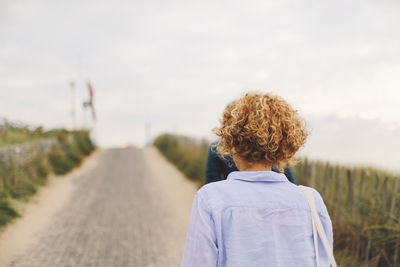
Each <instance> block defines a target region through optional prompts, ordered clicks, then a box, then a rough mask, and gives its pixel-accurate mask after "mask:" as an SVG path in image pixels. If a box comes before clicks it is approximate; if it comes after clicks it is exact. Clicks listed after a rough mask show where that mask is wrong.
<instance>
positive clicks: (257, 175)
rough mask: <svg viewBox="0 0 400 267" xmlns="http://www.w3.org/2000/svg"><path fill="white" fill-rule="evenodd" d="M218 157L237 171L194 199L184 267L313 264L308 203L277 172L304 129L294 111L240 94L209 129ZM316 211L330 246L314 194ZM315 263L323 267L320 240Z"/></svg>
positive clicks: (289, 160)
mask: <svg viewBox="0 0 400 267" xmlns="http://www.w3.org/2000/svg"><path fill="white" fill-rule="evenodd" d="M215 133H216V134H217V136H218V137H219V143H218V147H217V149H218V152H219V154H220V155H223V156H224V155H231V156H232V157H233V160H234V162H235V164H236V166H237V167H238V169H239V171H237V172H232V173H230V174H229V175H228V178H227V180H224V181H220V182H215V183H210V184H207V185H205V186H203V187H202V188H201V189H200V190H199V191H198V192H197V193H196V196H195V198H194V203H193V207H192V215H191V221H190V225H189V232H188V235H187V238H186V245H185V251H184V255H183V259H182V266H183V267H196V266H199V267H200V266H201V267H208V266H245V267H253V266H263V267H265V266H273V267H280V266H284V267H287V266H316V256H317V255H316V252H315V251H316V249H315V247H314V239H313V227H312V222H311V214H310V208H309V205H308V202H307V200H306V198H305V196H304V195H303V193H302V191H301V190H300V189H299V187H298V186H296V185H294V184H292V183H290V182H289V181H288V180H287V179H286V177H285V175H284V174H282V173H276V172H273V171H271V167H272V166H278V167H279V168H285V167H288V166H290V165H292V164H293V162H294V160H293V157H294V155H295V153H296V152H297V151H298V150H299V149H300V147H302V146H303V144H304V143H305V141H306V137H307V131H306V129H305V125H304V123H303V121H302V119H301V118H299V116H298V114H297V111H296V110H294V109H293V108H292V107H291V106H290V105H289V104H288V103H286V102H285V101H284V100H283V99H282V98H280V97H278V96H274V95H271V94H261V93H247V94H246V95H245V96H243V97H242V98H240V99H238V100H237V101H235V102H234V103H233V106H232V107H231V108H229V109H227V110H225V112H224V114H223V118H222V120H221V125H220V127H219V128H216V129H215ZM313 192H314V198H315V202H316V209H317V212H318V214H319V218H320V220H321V222H322V225H323V228H324V230H325V233H326V235H327V237H328V240H329V243H330V245H331V247H332V239H333V237H332V224H331V220H330V218H329V215H328V212H327V209H326V207H325V205H324V203H323V200H322V198H321V196H320V195H319V194H318V192H317V191H315V190H313ZM318 247H320V248H319V249H318V251H319V253H318V255H319V263H320V265H319V266H328V264H329V263H328V258H327V255H326V253H325V251H324V248H323V247H322V244H321V242H320V241H319V245H318V246H317V248H318Z"/></svg>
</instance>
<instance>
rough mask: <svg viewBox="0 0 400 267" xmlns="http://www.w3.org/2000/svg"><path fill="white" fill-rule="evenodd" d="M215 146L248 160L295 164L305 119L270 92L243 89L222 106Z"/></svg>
mask: <svg viewBox="0 0 400 267" xmlns="http://www.w3.org/2000/svg"><path fill="white" fill-rule="evenodd" d="M220 122H221V126H220V127H217V128H215V129H214V132H215V134H216V135H217V136H218V137H219V141H218V145H217V150H218V153H219V154H220V155H221V156H222V157H224V156H226V155H234V154H235V155H236V156H238V157H240V158H241V159H243V160H246V161H247V162H248V163H250V164H252V163H255V162H265V163H267V164H270V165H273V166H276V167H278V168H285V167H288V166H290V165H293V164H295V160H293V157H294V155H295V153H296V152H297V151H298V150H299V149H300V147H302V146H303V145H304V143H305V141H306V139H307V136H308V132H307V130H306V126H305V123H304V121H303V119H301V118H300V117H299V116H298V114H297V111H296V110H294V109H293V108H292V107H291V106H290V105H289V104H288V103H287V102H286V101H285V100H283V99H282V98H280V97H278V96H275V95H272V94H261V93H258V92H249V93H246V94H245V95H244V96H243V97H241V98H240V99H238V100H236V101H234V102H231V103H230V104H229V105H228V106H227V107H226V109H225V111H224V113H223V117H222V119H221V121H220Z"/></svg>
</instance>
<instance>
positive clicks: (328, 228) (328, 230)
mask: <svg viewBox="0 0 400 267" xmlns="http://www.w3.org/2000/svg"><path fill="white" fill-rule="evenodd" d="M313 191H314V198H315V200H316V202H317V203H319V205H321V209H322V214H321V213H320V214H319V218H320V220H321V223H322V226H323V227H324V230H325V234H326V237H327V238H328V241H329V245H330V246H331V248H332V249H333V230H332V221H331V219H330V217H329V213H328V210H327V208H326V206H325V203H324V201H323V199H322V197H321V195H320V194H319V193H318V191H316V190H313ZM321 215H322V216H321ZM318 249H319V251H320V257H321V261H323V262H326V264H328V265H329V259H328V255H327V254H326V252H325V248H324V245H323V244H322V241H321V239H318ZM328 265H327V266H328Z"/></svg>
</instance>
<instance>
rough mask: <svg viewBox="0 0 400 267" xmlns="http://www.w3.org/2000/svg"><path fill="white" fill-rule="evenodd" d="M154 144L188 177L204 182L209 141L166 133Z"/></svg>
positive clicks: (200, 182)
mask: <svg viewBox="0 0 400 267" xmlns="http://www.w3.org/2000/svg"><path fill="white" fill-rule="evenodd" d="M154 146H156V147H157V148H158V149H159V150H160V152H161V154H163V155H164V156H165V158H166V159H167V160H169V161H170V162H172V163H173V164H174V165H175V166H176V167H177V168H178V169H179V170H180V171H182V172H183V173H184V174H185V175H186V177H188V178H189V179H191V180H192V181H196V182H198V183H199V184H201V185H202V184H204V182H205V169H206V164H207V152H208V142H207V141H205V140H200V141H199V140H196V139H193V138H189V137H185V136H174V135H170V134H164V135H161V136H159V137H157V138H156V139H155V140H154Z"/></svg>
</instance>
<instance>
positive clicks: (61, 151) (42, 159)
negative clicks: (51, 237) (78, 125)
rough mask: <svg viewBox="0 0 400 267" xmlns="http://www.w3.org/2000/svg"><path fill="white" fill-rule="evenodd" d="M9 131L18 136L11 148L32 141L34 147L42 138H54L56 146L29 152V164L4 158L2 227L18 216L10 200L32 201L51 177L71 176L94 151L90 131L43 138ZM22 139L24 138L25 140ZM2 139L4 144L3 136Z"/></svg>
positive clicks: (48, 134) (0, 189)
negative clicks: (52, 175) (74, 169)
mask: <svg viewBox="0 0 400 267" xmlns="http://www.w3.org/2000/svg"><path fill="white" fill-rule="evenodd" d="M3 130H4V128H3ZM8 131H9V132H15V133H18V134H16V135H14V136H13V137H12V138H11V137H9V138H11V139H8V140H11V144H15V143H18V142H22V141H23V140H25V141H26V140H28V141H33V143H32V144H35V142H40V140H41V139H42V138H49V137H51V138H55V139H56V140H57V142H56V144H55V145H53V146H52V147H51V148H50V149H49V150H48V151H47V152H46V153H44V152H43V151H37V150H33V151H29V155H28V157H27V160H26V159H25V158H24V159H23V160H21V159H18V158H17V157H16V156H8V157H6V158H4V157H3V159H2V160H0V226H3V225H6V224H7V223H9V222H10V221H12V220H13V219H14V218H16V217H18V216H19V215H18V213H17V212H16V211H15V209H14V208H13V207H12V205H11V204H10V201H9V199H15V200H19V201H27V200H29V198H31V197H32V196H33V195H34V194H35V193H36V192H37V190H38V188H39V187H40V186H43V185H45V184H46V183H47V179H48V176H49V175H50V174H52V173H54V174H56V175H63V174H66V173H68V172H69V171H71V170H72V169H73V168H75V167H77V166H79V165H80V164H81V163H82V160H83V159H84V158H85V157H86V156H88V155H89V154H90V153H91V152H92V151H93V150H94V149H95V146H94V145H93V143H92V141H91V139H90V136H89V132H87V131H72V132H69V131H66V130H58V129H56V130H51V131H48V132H46V133H42V134H41V135H40V136H41V137H40V138H38V137H35V135H34V133H32V131H31V132H30V131H29V130H27V129H25V128H22V129H17V127H15V126H12V128H11V130H8ZM22 136H25V137H24V138H22ZM2 138H3V139H2V140H3V141H4V140H5V139H4V135H3V137H2ZM0 144H1V143H0ZM3 144H4V143H3ZM8 145H10V144H8ZM38 147H40V146H38ZM24 157H26V155H24Z"/></svg>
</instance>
